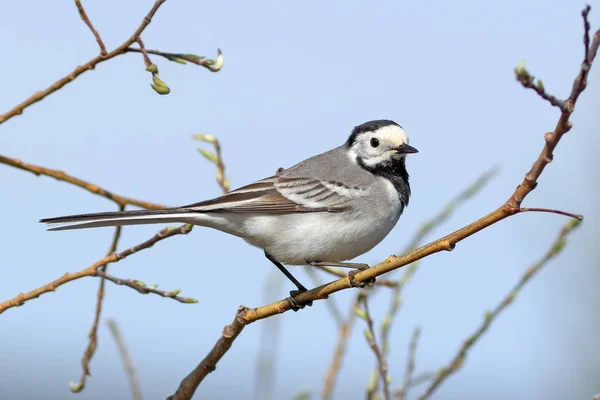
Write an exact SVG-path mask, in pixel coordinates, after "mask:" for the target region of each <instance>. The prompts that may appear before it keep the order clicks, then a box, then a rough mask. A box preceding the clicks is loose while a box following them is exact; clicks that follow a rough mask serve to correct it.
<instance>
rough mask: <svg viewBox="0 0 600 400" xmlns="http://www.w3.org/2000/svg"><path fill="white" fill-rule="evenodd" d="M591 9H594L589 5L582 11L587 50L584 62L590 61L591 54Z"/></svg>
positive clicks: (584, 41)
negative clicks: (589, 15) (589, 16)
mask: <svg viewBox="0 0 600 400" xmlns="http://www.w3.org/2000/svg"><path fill="white" fill-rule="evenodd" d="M591 9H592V7H591V6H590V5H589V4H588V5H586V6H585V8H584V9H583V11H581V17H582V18H583V47H584V49H585V52H584V57H583V58H584V60H587V59H588V57H589V52H590V21H589V19H588V14H589V13H590V10H591Z"/></svg>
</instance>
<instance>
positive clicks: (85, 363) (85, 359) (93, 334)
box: [69, 206, 125, 393]
mask: <svg viewBox="0 0 600 400" xmlns="http://www.w3.org/2000/svg"><path fill="white" fill-rule="evenodd" d="M124 209H125V206H121V207H119V210H120V211H123V210H124ZM121 229H122V227H121V226H117V227H116V228H115V232H114V234H113V238H112V241H111V243H110V247H109V248H108V251H107V252H106V255H107V256H110V255H111V254H113V253H114V252H115V251H117V245H118V242H119V239H120V237H121ZM106 268H107V266H106V265H104V266H103V267H102V268H101V269H102V271H103V272H105V271H106ZM105 283H106V282H105V280H104V278H102V279H100V283H99V285H98V293H97V295H96V311H95V312H94V322H93V323H92V327H91V328H90V332H89V334H88V338H89V340H88V345H87V347H86V348H85V350H84V352H83V356H82V358H81V369H82V370H83V371H82V373H81V376H80V377H79V382H78V383H70V384H69V389H70V390H71V392H73V393H79V392H81V391H82V390H83V389H84V388H85V383H86V380H87V377H88V376H90V375H91V373H90V361H91V360H92V357H94V353H95V352H96V348H97V347H98V324H99V323H100V315H101V314H102V303H103V301H104V284H105Z"/></svg>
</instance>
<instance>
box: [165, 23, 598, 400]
mask: <svg viewBox="0 0 600 400" xmlns="http://www.w3.org/2000/svg"><path fill="white" fill-rule="evenodd" d="M599 46H600V30H599V31H598V32H596V34H595V35H594V41H593V42H592V44H591V45H590V51H589V55H588V58H587V59H586V60H584V63H583V64H582V67H581V70H580V72H579V75H578V76H577V78H576V79H575V82H574V84H573V90H572V92H571V95H570V96H569V99H568V101H567V102H568V104H569V110H568V112H566V113H565V112H561V115H560V118H559V121H558V123H557V125H556V127H555V130H554V131H553V132H550V133H547V134H546V135H545V139H546V142H545V144H544V148H543V149H542V151H541V153H540V154H539V156H538V159H537V160H536V161H535V163H534V164H533V166H532V168H531V170H530V171H529V172H528V173H527V174H526V175H525V178H524V179H523V181H522V183H521V184H520V185H519V186H518V187H517V189H516V190H515V191H514V193H513V194H512V195H511V196H510V197H509V199H508V200H507V201H506V203H504V204H502V205H501V206H500V207H498V208H497V209H496V210H494V211H492V212H491V213H489V214H487V215H485V216H483V217H482V218H480V219H478V220H476V221H474V222H472V223H470V224H468V225H466V226H464V227H463V228H461V229H459V230H457V231H455V232H452V233H450V234H449V235H446V236H444V237H442V238H441V239H438V240H435V241H433V242H431V243H429V244H426V245H424V246H421V247H420V248H417V249H415V250H414V251H411V252H409V253H407V254H404V255H402V256H395V255H394V256H390V257H388V258H387V259H386V260H384V261H382V262H381V263H379V264H377V265H375V266H374V267H371V268H369V269H366V270H364V271H360V272H358V273H357V274H356V275H354V276H353V281H354V283H355V284H357V283H358V284H359V283H365V284H366V283H368V282H370V281H371V280H373V278H376V277H378V276H380V275H383V274H385V273H388V272H390V271H393V270H395V269H399V268H401V267H403V266H405V265H408V264H410V263H413V262H415V261H418V260H420V259H422V258H424V257H427V256H430V255H432V254H435V253H439V252H442V251H451V250H453V249H454V247H455V246H456V244H457V243H459V242H460V241H462V240H464V239H466V238H468V237H469V236H471V235H474V234H475V233H477V232H479V231H481V230H482V229H485V228H488V227H490V226H492V225H493V224H495V223H497V222H499V221H502V220H503V219H505V218H508V217H510V216H513V215H515V214H518V213H519V212H520V206H521V203H522V202H523V200H524V199H525V197H527V195H528V194H529V193H531V191H533V190H534V189H535V186H536V184H537V180H538V178H539V177H540V175H541V174H542V172H543V170H544V168H545V167H546V165H547V164H548V163H549V162H550V160H551V159H552V154H553V151H554V148H555V147H556V145H557V144H558V142H559V141H560V139H561V138H562V136H563V135H564V134H565V133H566V132H567V131H568V130H570V128H571V123H570V122H569V118H570V116H571V113H572V112H573V110H574V107H575V103H576V102H577V98H578V97H579V95H580V94H581V92H583V90H584V89H585V85H583V84H582V82H584V81H585V78H586V77H587V74H588V72H589V70H590V67H591V64H592V62H593V60H594V57H595V55H596V52H597V50H598V47H599ZM573 221H578V220H573ZM351 287H353V286H352V284H351V282H350V278H349V277H345V278H341V279H338V280H336V281H333V282H330V283H328V284H325V285H322V286H319V287H317V288H314V289H312V290H309V291H306V292H303V293H300V294H298V295H296V296H295V300H296V302H297V303H298V304H302V303H307V302H310V301H316V300H323V299H326V298H328V297H329V295H331V294H333V293H336V292H339V291H340V290H345V289H349V288H351ZM291 308H292V303H291V302H290V301H289V300H288V299H284V300H280V301H277V302H275V303H272V304H269V305H265V306H262V307H258V308H254V309H244V313H243V315H240V318H241V319H243V323H239V324H237V325H235V326H234V327H233V328H235V327H237V328H238V331H235V332H231V335H232V336H233V337H235V336H237V335H238V334H239V333H240V332H241V330H242V329H243V326H245V325H247V324H249V323H252V322H255V321H258V320H261V319H264V318H268V317H271V316H273V315H277V314H281V313H284V312H286V311H289V310H290V309H291ZM236 318H237V316H236ZM233 328H232V329H233ZM229 347H230V346H227V347H226V348H225V347H219V348H218V349H217V348H216V347H215V348H213V349H212V350H211V353H210V354H213V356H214V353H215V352H217V354H218V356H219V357H218V358H220V357H222V356H223V355H224V351H227V350H228V349H229ZM195 373H197V372H196V370H194V371H192V372H191V373H190V375H188V378H186V380H185V384H186V393H192V394H193V392H194V391H195V389H196V387H197V386H194V387H193V388H190V387H189V385H190V384H191V383H190V382H198V384H200V382H201V380H197V379H196V380H194V379H193V377H194V374H195ZM202 378H203V377H202ZM182 385H183V383H182ZM180 390H181V386H180V389H178V393H180ZM177 398H178V399H189V398H190V397H185V396H178V397H177Z"/></svg>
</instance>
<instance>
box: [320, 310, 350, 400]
mask: <svg viewBox="0 0 600 400" xmlns="http://www.w3.org/2000/svg"><path fill="white" fill-rule="evenodd" d="M358 306H359V303H358V298H357V299H356V300H355V301H354V302H352V305H351V307H350V312H349V313H348V317H347V318H346V319H345V320H344V322H343V323H342V324H341V325H340V327H339V334H338V342H337V345H336V346H335V350H334V352H333V356H332V357H331V364H329V368H328V369H327V372H326V373H325V379H324V383H323V392H322V394H321V398H322V399H323V400H329V399H331V398H332V397H333V388H334V387H335V382H336V380H337V377H338V375H339V373H340V369H341V368H342V362H343V360H344V355H345V354H346V347H347V345H348V340H349V339H350V333H351V332H352V328H353V327H354V323H355V322H356V312H354V310H355V309H356V308H357V307H358Z"/></svg>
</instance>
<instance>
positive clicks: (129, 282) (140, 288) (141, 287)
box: [93, 269, 198, 304]
mask: <svg viewBox="0 0 600 400" xmlns="http://www.w3.org/2000/svg"><path fill="white" fill-rule="evenodd" d="M93 276H99V277H101V278H102V279H106V280H109V281H111V282H112V283H114V284H115V285H120V286H127V287H130V288H132V289H134V290H136V291H137V292H139V293H141V294H149V293H152V294H156V295H158V296H161V297H166V298H170V299H173V300H177V301H178V302H180V303H186V304H195V303H197V302H198V300H196V299H193V298H191V297H183V296H179V293H180V292H181V291H180V290H179V289H178V290H173V291H167V290H158V289H156V286H147V285H146V284H145V283H144V282H141V281H138V280H135V279H121V278H117V277H114V276H112V275H108V274H107V273H105V272H103V271H101V270H99V269H97V270H95V272H94V274H93Z"/></svg>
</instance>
